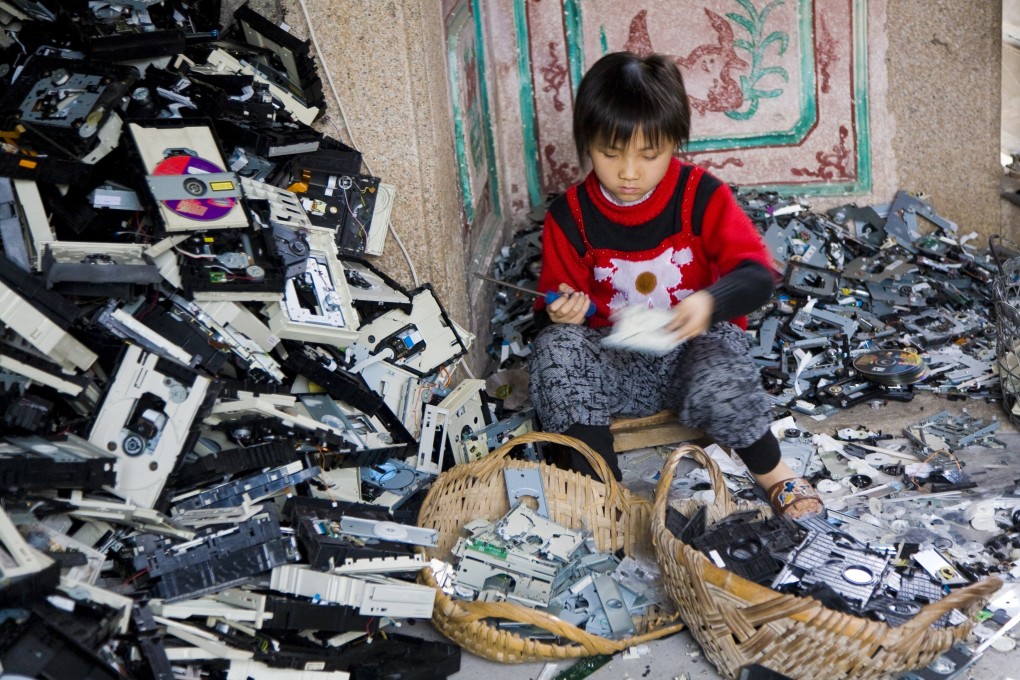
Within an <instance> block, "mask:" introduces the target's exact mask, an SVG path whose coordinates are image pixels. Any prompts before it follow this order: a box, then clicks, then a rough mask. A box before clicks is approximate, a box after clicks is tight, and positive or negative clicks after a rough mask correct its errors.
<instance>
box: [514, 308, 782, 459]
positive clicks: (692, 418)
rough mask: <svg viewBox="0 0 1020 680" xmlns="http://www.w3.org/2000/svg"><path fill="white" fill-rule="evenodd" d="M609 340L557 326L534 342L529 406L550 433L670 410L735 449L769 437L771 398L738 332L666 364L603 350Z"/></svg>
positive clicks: (714, 337) (600, 333) (713, 334)
mask: <svg viewBox="0 0 1020 680" xmlns="http://www.w3.org/2000/svg"><path fill="white" fill-rule="evenodd" d="M608 332H609V329H608V328H599V329H596V328H589V327H587V326H582V325H576V324H552V325H550V326H548V327H547V328H545V329H543V330H542V332H541V333H539V334H538V336H537V337H536V338H535V340H534V342H533V343H532V354H531V357H530V359H529V369H530V372H531V387H530V392H531V401H532V403H533V404H534V406H535V411H536V413H537V415H538V418H539V420H540V421H541V423H542V427H543V428H544V429H545V430H546V431H548V432H563V431H565V430H566V429H567V428H568V427H570V426H571V425H573V424H581V425H608V424H609V422H610V420H611V418H612V417H613V416H618V415H619V416H631V417H640V416H648V415H652V414H653V413H656V412H658V411H661V410H662V409H664V408H669V409H672V410H673V411H674V412H676V414H677V416H678V419H679V421H680V422H681V423H683V424H685V425H689V426H692V427H698V428H701V429H702V430H704V432H705V434H707V435H708V436H710V437H712V438H713V439H714V440H715V441H716V442H718V443H719V444H721V445H723V446H729V447H732V448H744V447H747V446H750V445H751V444H753V443H755V442H756V441H758V440H759V439H760V438H761V437H762V436H763V435H764V434H765V433H766V431H767V430H768V428H769V422H770V420H769V417H768V411H769V406H770V404H769V401H768V396H767V395H766V394H765V390H764V389H763V388H762V386H761V376H760V373H759V370H758V368H757V367H756V366H755V365H754V363H753V362H752V361H751V356H750V354H749V352H748V341H747V336H746V334H745V333H744V332H743V331H742V330H740V329H739V328H738V327H737V326H735V325H733V324H732V323H729V322H721V323H717V324H715V325H713V326H712V327H711V328H710V329H709V330H708V331H707V332H705V333H704V334H702V335H700V336H698V337H697V338H694V339H693V340H689V341H688V342H686V343H684V344H683V345H681V346H680V347H678V348H677V349H675V350H673V351H672V352H670V353H669V354H666V355H664V356H655V355H651V354H642V353H637V352H628V351H623V350H615V349H607V348H604V347H602V346H601V344H600V343H601V340H602V338H603V337H605V335H606V334H607V333H608Z"/></svg>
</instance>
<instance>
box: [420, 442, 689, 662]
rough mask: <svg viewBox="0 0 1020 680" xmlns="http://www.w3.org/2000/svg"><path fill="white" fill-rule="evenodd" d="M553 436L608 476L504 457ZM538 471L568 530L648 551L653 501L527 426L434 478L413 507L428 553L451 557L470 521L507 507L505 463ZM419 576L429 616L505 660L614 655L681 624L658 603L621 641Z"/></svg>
mask: <svg viewBox="0 0 1020 680" xmlns="http://www.w3.org/2000/svg"><path fill="white" fill-rule="evenodd" d="M532 442H551V443H557V444H562V445H566V446H570V447H572V448H574V449H576V450H577V451H579V452H580V453H581V454H582V455H584V456H585V458H587V459H588V461H589V462H590V463H591V464H592V466H593V467H594V468H595V470H596V472H597V473H598V474H599V475H600V476H601V477H602V479H605V480H608V481H607V482H606V483H602V482H598V481H595V480H593V479H591V478H590V477H585V476H583V475H579V474H577V473H575V472H568V471H566V470H561V469H559V468H557V467H554V466H552V465H546V464H544V463H532V462H528V461H521V460H515V459H510V458H508V457H507V456H508V454H509V453H510V451H511V450H512V449H513V448H514V447H515V446H518V445H521V444H527V443H532ZM506 468H521V469H535V468H537V469H538V470H539V471H540V474H541V476H542V483H543V485H544V489H545V498H546V504H547V505H548V507H549V519H551V520H552V521H554V522H557V523H559V524H562V525H564V526H566V527H569V528H571V529H578V528H584V529H586V530H588V531H591V532H592V534H593V538H594V540H595V543H596V545H597V546H598V548H599V549H600V550H604V551H607V552H615V551H616V550H618V549H620V548H623V550H624V552H625V553H628V554H632V553H633V552H634V551H635V550H637V551H641V550H644V551H645V552H646V553H647V554H649V555H650V554H651V536H650V534H649V527H650V522H651V514H652V503H651V501H649V500H647V499H643V498H638V497H636V496H633V495H631V493H630V492H629V491H627V489H625V488H623V486H621V485H620V484H619V483H618V482H617V481H616V480H615V479H613V476H612V474H611V473H610V472H609V469H608V468H607V467H606V464H605V461H603V459H602V458H601V456H599V455H597V454H595V453H594V452H593V451H592V450H591V449H590V448H588V446H586V445H585V444H584V443H582V442H580V441H578V440H576V439H573V438H571V437H565V436H563V435H557V434H550V433H543V432H532V433H528V434H525V435H521V436H520V437H517V438H515V439H513V440H512V441H510V442H508V443H507V444H504V445H503V446H501V447H500V448H498V449H496V450H495V451H493V452H492V453H490V454H489V455H488V456H486V457H485V458H482V459H480V460H477V461H474V462H472V463H466V464H463V465H457V466H455V467H453V468H451V469H450V470H448V471H446V472H444V473H443V474H441V475H440V476H439V478H438V479H436V481H435V483H434V484H433V485H432V488H431V489H430V490H429V493H428V495H427V496H426V497H425V501H424V503H423V505H422V508H421V511H420V512H419V514H418V526H421V527H428V528H430V529H435V530H436V531H438V532H439V540H438V543H437V546H436V547H435V548H430V549H428V550H425V551H424V552H425V554H426V555H427V557H429V558H438V559H442V560H447V561H449V559H450V550H451V549H452V548H453V545H454V543H456V541H457V538H458V537H459V536H460V533H461V528H462V527H463V526H464V525H465V524H466V523H468V522H470V521H472V520H475V519H478V518H485V519H486V520H490V521H491V520H495V519H498V518H500V517H502V516H503V515H505V514H506V513H507V512H509V510H510V504H509V501H508V499H507V493H506V483H505V481H504V477H503V470H504V469H506ZM419 580H420V581H421V582H422V583H424V584H425V585H428V586H431V587H433V588H435V589H436V604H435V609H434V610H433V612H432V622H433V624H435V626H436V628H437V629H438V630H439V632H441V633H442V634H443V635H445V636H446V637H448V638H449V639H451V640H453V641H454V642H456V643H457V644H458V645H460V646H461V647H463V648H464V649H466V650H467V651H469V652H471V653H472V654H476V655H478V656H481V657H485V658H486V659H490V660H492V661H499V662H502V663H521V662H526V661H541V660H553V659H569V658H577V657H582V656H593V655H596V654H615V653H616V652H619V651H621V650H624V649H626V648H627V647H630V646H633V645H637V644H641V643H643V642H647V641H649V640H654V639H656V638H660V637H663V636H665V635H669V634H670V633H675V632H676V631H678V630H681V629H682V628H683V625H682V624H679V623H675V621H676V616H675V614H674V615H670V616H666V615H664V614H663V613H662V612H661V611H660V610H658V609H657V608H652V611H650V613H649V614H648V615H646V616H644V617H639V618H640V619H641V620H639V621H636V622H635V623H636V627H637V629H638V631H639V634H638V635H636V636H633V637H629V638H625V639H622V640H610V639H607V638H604V637H601V636H599V635H593V634H591V633H588V632H586V631H584V630H582V629H580V628H578V627H576V626H573V625H570V624H568V623H566V622H564V621H562V620H561V619H559V618H557V617H555V616H551V615H549V614H546V613H544V612H541V611H537V610H535V609H531V608H529V607H525V606H523V605H519V604H514V603H510V602H472V601H465V600H456V599H453V598H452V597H450V596H449V595H447V594H446V593H444V592H443V591H442V590H441V589H439V588H438V586H437V583H436V580H435V576H434V574H433V573H432V570H431V569H427V568H426V569H423V570H422V571H421V572H420V575H419ZM493 619H501V620H505V621H512V622H519V623H526V624H531V625H535V626H538V627H540V628H543V629H545V630H547V631H549V632H551V633H554V634H555V635H557V636H558V637H559V638H561V639H562V640H564V642H563V643H562V644H560V643H554V642H549V641H543V640H536V639H531V638H526V637H522V636H520V635H517V634H515V633H513V632H510V631H508V630H501V629H499V628H497V627H496V626H495V625H493V623H492V620H493Z"/></svg>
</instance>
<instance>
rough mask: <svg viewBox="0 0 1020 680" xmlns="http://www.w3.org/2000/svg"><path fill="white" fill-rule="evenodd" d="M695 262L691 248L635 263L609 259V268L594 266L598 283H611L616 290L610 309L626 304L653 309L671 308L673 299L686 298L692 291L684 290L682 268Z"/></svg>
mask: <svg viewBox="0 0 1020 680" xmlns="http://www.w3.org/2000/svg"><path fill="white" fill-rule="evenodd" d="M693 261H694V253H693V252H692V251H691V249H690V248H683V249H681V250H679V251H676V250H674V249H673V248H667V249H666V250H664V251H663V252H662V253H660V254H659V255H658V256H657V257H655V258H652V259H650V260H639V261H637V262H632V261H630V260H623V259H619V258H615V257H614V258H612V259H610V260H609V262H610V265H611V266H609V267H595V271H594V274H595V280H596V281H600V282H601V281H609V282H610V284H611V285H612V286H613V289H614V290H615V291H616V294H615V295H613V298H612V299H611V300H610V301H609V308H610V309H619V308H620V307H624V306H626V305H642V304H643V305H647V306H648V307H651V308H653V309H669V307H670V305H671V304H672V296H671V294H673V295H675V296H676V297H677V298H678V299H683V298H685V297H687V296H688V295H690V294H691V293H693V292H694V291H693V290H688V289H682V288H680V284H681V282H682V281H683V272H682V271H681V269H682V268H683V267H684V266H685V265H687V264H690V263H691V262H693Z"/></svg>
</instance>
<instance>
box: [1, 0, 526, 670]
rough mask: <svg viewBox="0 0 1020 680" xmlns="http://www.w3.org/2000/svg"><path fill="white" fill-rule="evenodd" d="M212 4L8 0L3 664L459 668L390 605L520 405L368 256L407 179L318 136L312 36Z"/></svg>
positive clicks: (413, 293)
mask: <svg viewBox="0 0 1020 680" xmlns="http://www.w3.org/2000/svg"><path fill="white" fill-rule="evenodd" d="M220 9H221V8H220V3H219V2H218V1H214V0H187V1H185V0H162V1H161V0H147V1H144V2H124V3H95V2H84V1H82V2H60V3H56V2H48V1H44V2H34V1H31V0H10V1H6V0H5V1H4V2H0V24H2V26H3V28H4V31H3V32H2V33H0V49H3V50H4V53H5V58H4V59H3V64H4V66H3V68H2V69H0V71H2V74H0V119H2V128H0V129H2V132H0V136H2V137H3V150H4V153H2V154H0V239H2V240H0V245H2V256H0V435H2V436H0V494H2V497H3V509H2V510H0V545H2V550H0V564H2V567H0V570H2V573H3V577H4V578H3V581H2V583H0V612H2V615H0V666H2V668H3V671H4V672H5V673H10V674H13V675H19V676H30V677H36V676H46V677H70V676H71V675H73V676H74V677H77V678H94V679H99V678H103V679H105V678H120V677H132V678H160V679H169V678H185V677H187V678H198V677H203V678H214V677H224V678H248V677H251V678H259V679H260V680H264V679H268V678H277V677H279V678H307V679H312V678H346V677H352V678H369V677H371V678H378V677H402V678H445V677H447V676H449V675H450V674H452V673H454V672H456V671H457V670H458V668H459V666H460V649H459V648H458V647H456V646H454V645H450V644H446V643H442V642H427V641H424V640H421V639H418V638H416V637H410V636H406V635H400V634H399V633H398V632H396V631H394V629H393V627H392V626H388V624H390V623H391V622H393V621H399V620H402V619H411V620H413V619H427V618H429V617H430V616H431V614H432V609H433V602H434V599H435V594H434V591H433V590H432V589H431V588H427V587H425V586H422V585H418V584H416V583H415V577H416V574H417V573H418V571H419V570H420V569H422V568H423V567H424V566H427V565H428V561H427V560H425V559H424V558H423V557H422V555H421V553H420V550H419V548H421V547H422V546H430V545H433V544H434V543H435V540H436V539H435V532H434V531H431V530H425V529H420V528H418V527H415V526H414V522H415V518H416V515H417V509H418V507H419V505H420V503H421V500H422V499H423V497H424V494H425V492H426V490H427V487H428V485H429V482H430V481H431V480H432V479H434V478H435V476H436V474H437V473H438V472H439V471H440V470H441V469H443V467H444V466H448V465H449V464H454V463H457V462H464V461H466V460H473V459H476V458H478V457H481V456H483V455H485V454H486V453H488V452H489V451H490V450H491V449H492V448H494V447H498V446H499V445H500V444H501V443H502V441H503V440H504V439H505V438H506V437H507V436H509V435H508V434H507V433H506V432H516V431H521V430H526V429H527V428H528V427H529V425H528V423H527V422H526V421H524V420H520V419H518V421H515V422H514V423H513V424H512V425H509V426H507V427H506V428H499V427H496V428H494V429H491V430H487V431H485V432H484V433H482V430H483V429H485V426H489V425H493V424H496V423H497V422H498V419H497V418H495V412H496V411H495V408H496V406H498V404H496V403H495V402H490V401H489V400H487V399H485V398H484V394H483V389H482V388H483V387H484V382H483V381H481V380H468V381H464V382H462V383H460V384H458V385H456V386H454V385H452V384H451V382H452V372H453V369H454V368H455V366H456V364H457V362H458V361H459V360H460V358H461V357H462V356H463V355H464V354H465V353H466V351H467V349H468V346H469V344H470V343H471V342H472V337H471V336H470V334H469V333H467V332H466V331H464V330H463V329H461V328H460V327H458V326H457V325H456V324H455V323H453V322H452V321H451V320H450V318H449V317H448V316H447V314H446V313H445V311H444V309H443V307H442V304H441V303H440V301H439V300H438V299H437V297H436V295H435V293H434V291H433V289H432V288H431V286H429V285H428V284H425V285H422V286H420V287H416V288H414V289H413V290H408V289H406V288H404V287H402V286H400V285H399V284H397V283H396V282H395V281H394V280H392V279H391V278H390V277H389V276H387V275H386V274H385V273H384V272H382V271H380V270H379V269H378V268H377V267H375V266H374V265H373V264H372V263H371V262H370V261H369V259H368V258H369V257H370V256H372V255H378V254H380V253H381V252H382V247H383V242H384V240H385V238H386V235H387V227H388V222H389V211H390V208H391V206H392V204H393V200H394V187H392V186H390V185H388V184H386V183H385V182H381V181H380V178H378V177H373V176H371V175H367V174H363V173H362V158H361V154H360V153H359V152H358V151H357V150H355V149H353V148H350V147H348V146H346V145H344V144H343V143H341V142H339V141H337V140H335V139H332V138H330V137H328V136H326V135H323V134H321V133H320V132H317V131H316V130H315V129H313V128H312V127H311V125H312V123H313V122H315V121H316V120H317V119H318V118H319V117H320V115H321V113H322V111H323V110H324V106H323V96H322V86H321V83H320V81H319V78H318V76H317V75H316V68H315V64H314V62H313V60H312V58H311V56H310V55H309V47H308V44H307V43H306V42H304V41H301V40H298V39H296V38H295V37H293V36H291V35H290V34H289V33H287V32H286V31H285V30H283V29H281V28H279V27H277V26H276V25H274V24H272V23H271V22H269V21H267V20H266V19H265V18H264V17H262V16H260V15H259V14H257V13H256V12H254V11H253V10H251V9H250V8H249V7H247V5H245V6H242V7H241V8H240V9H238V10H237V11H236V12H235V13H234V14H233V20H232V24H231V26H230V27H228V28H227V29H226V30H223V29H222V27H221V26H220V25H219V23H218V19H219V16H220ZM447 451H449V452H450V454H449V455H447ZM380 629H384V630H382V631H381V632H380ZM368 643H371V644H368Z"/></svg>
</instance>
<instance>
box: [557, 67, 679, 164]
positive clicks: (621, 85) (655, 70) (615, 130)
mask: <svg viewBox="0 0 1020 680" xmlns="http://www.w3.org/2000/svg"><path fill="white" fill-rule="evenodd" d="M690 130H691V104H690V100H689V99H688V98H687V89H686V88H685V87H684V81H683V77H682V76H681V75H680V69H678V68H677V66H676V64H674V63H673V61H672V60H670V59H669V58H668V57H664V56H662V55H661V54H652V55H649V56H647V57H640V56H638V55H636V54H634V53H633V52H613V53H610V54H607V55H606V56H604V57H602V58H601V59H599V60H598V61H597V62H595V63H594V64H593V65H592V67H591V68H590V69H589V70H588V72H587V73H586V74H585V75H584V78H582V79H581V84H580V85H579V86H578V88H577V98H576V101H575V102H574V144H575V145H576V146H577V157H578V159H581V160H583V159H584V156H585V154H587V153H588V152H589V151H590V150H591V149H592V148H594V147H596V146H605V147H607V148H612V147H620V148H623V147H625V146H626V145H627V143H628V142H630V140H631V139H633V138H634V135H636V134H637V133H638V131H640V132H641V133H643V134H644V137H645V141H646V142H648V143H649V144H651V145H652V146H653V147H654V148H658V147H659V146H660V145H661V144H663V143H664V142H672V143H674V144H676V145H677V146H678V147H682V146H684V145H685V144H686V143H687V141H688V139H689V137H690Z"/></svg>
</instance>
